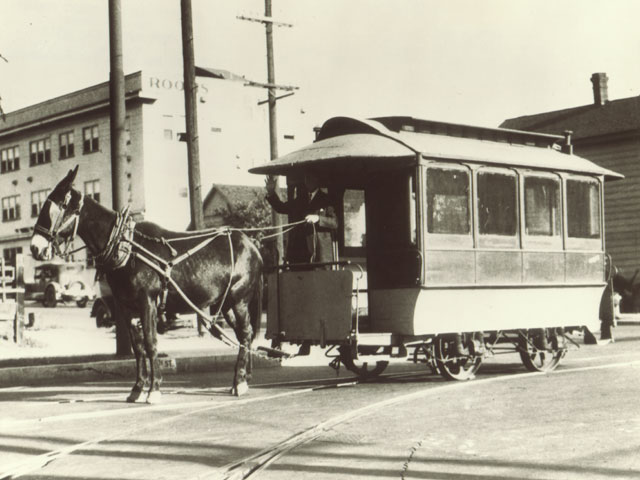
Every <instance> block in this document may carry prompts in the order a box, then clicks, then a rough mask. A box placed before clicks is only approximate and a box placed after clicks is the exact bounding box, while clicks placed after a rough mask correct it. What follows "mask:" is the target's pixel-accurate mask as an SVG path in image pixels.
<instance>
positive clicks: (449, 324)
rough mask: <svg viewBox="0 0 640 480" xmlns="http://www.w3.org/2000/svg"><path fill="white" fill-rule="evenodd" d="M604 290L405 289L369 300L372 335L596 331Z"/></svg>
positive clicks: (377, 293)
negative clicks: (555, 329) (564, 329)
mask: <svg viewBox="0 0 640 480" xmlns="http://www.w3.org/2000/svg"><path fill="white" fill-rule="evenodd" d="M603 290H604V286H589V285H587V286H573V287H569V286H567V287H564V286H562V287H560V286H559V287H547V288H544V287H532V288H517V289H514V288H508V287H506V288H498V287H492V288H487V289H480V288H459V289H453V288H450V289H422V288H405V289H389V290H376V291H375V292H371V293H370V295H369V314H370V316H371V330H372V331H373V332H393V333H394V334H398V335H408V336H411V335H435V334H441V333H455V332H475V331H481V330H482V331H495V330H515V329H529V328H550V327H580V326H587V327H588V328H589V329H590V330H592V331H597V330H598V329H599V318H598V307H599V304H600V297H601V296H602V292H603Z"/></svg>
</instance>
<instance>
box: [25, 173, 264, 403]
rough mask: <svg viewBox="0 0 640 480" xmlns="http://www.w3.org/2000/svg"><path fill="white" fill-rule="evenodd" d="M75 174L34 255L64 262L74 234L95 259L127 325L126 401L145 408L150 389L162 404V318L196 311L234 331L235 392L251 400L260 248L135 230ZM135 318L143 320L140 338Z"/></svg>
mask: <svg viewBox="0 0 640 480" xmlns="http://www.w3.org/2000/svg"><path fill="white" fill-rule="evenodd" d="M77 172H78V166H76V167H75V169H72V170H69V173H68V174H67V175H66V176H65V177H64V178H63V179H62V180H61V181H60V182H59V183H58V184H57V185H56V187H55V188H54V189H53V190H52V191H51V193H50V194H49V196H48V197H47V199H46V200H45V202H44V203H43V205H42V208H41V211H40V213H39V215H38V219H37V221H36V224H35V226H34V232H33V235H32V237H31V252H32V255H33V257H34V258H35V259H36V260H50V259H51V258H53V256H54V255H55V254H58V255H61V256H64V254H65V252H63V251H62V250H61V248H63V247H65V246H66V249H67V250H68V248H69V246H70V244H71V241H72V240H73V238H74V237H75V235H76V234H77V235H78V236H79V237H80V238H81V239H82V240H83V242H84V244H85V246H86V248H87V250H88V252H89V253H90V254H91V255H92V256H93V257H94V259H95V261H96V265H97V269H98V272H99V273H103V274H104V275H105V276H106V280H107V282H108V283H109V286H110V287H111V291H112V293H113V297H114V300H115V302H116V303H117V310H118V311H120V314H121V316H122V318H123V321H124V322H126V324H127V326H128V329H129V335H130V338H131V344H132V348H133V352H134V355H135V359H136V382H135V384H134V385H133V387H132V389H131V392H130V394H129V396H128V397H127V402H136V401H142V398H140V397H141V394H142V392H143V391H145V389H146V398H144V400H145V401H146V402H147V403H156V402H158V401H159V400H160V398H161V393H160V384H161V382H162V372H161V369H160V365H159V363H158V352H157V336H156V335H157V332H156V328H157V323H158V316H159V311H160V315H163V314H164V313H163V312H171V313H189V312H193V311H194V307H196V311H198V309H200V310H199V311H200V312H202V310H201V309H203V308H207V307H208V308H211V309H212V310H216V309H217V311H218V312H219V313H222V315H223V316H224V318H225V319H226V321H227V322H228V323H229V325H230V326H231V328H232V329H233V330H234V332H235V335H236V338H237V340H238V346H239V351H238V357H237V361H236V365H235V372H234V378H233V385H232V388H231V393H232V394H234V395H236V396H240V395H242V394H244V393H246V392H247V391H248V388H249V387H248V383H247V382H248V380H249V379H250V377H251V357H250V355H251V343H252V341H253V340H254V339H255V336H256V335H257V333H258V331H259V327H260V317H261V308H262V305H261V304H262V302H261V294H262V283H263V279H262V269H263V262H262V257H261V256H260V253H259V251H258V249H257V248H256V246H255V245H254V244H253V243H252V241H251V240H250V239H249V237H247V236H246V235H245V234H244V233H243V232H241V231H238V230H233V229H228V228H227V229H223V230H218V231H216V230H205V231H198V232H174V231H170V230H165V229H164V228H162V227H160V226H159V225H157V224H155V223H152V222H148V221H142V222H138V223H136V222H134V221H133V220H132V217H131V216H129V215H128V213H126V212H116V211H114V210H112V209H109V208H107V207H105V206H103V205H101V204H100V203H98V202H97V201H95V200H94V199H92V198H91V197H89V196H85V195H83V194H81V193H80V192H79V191H78V190H76V189H74V188H73V182H74V180H75V178H76V175H77ZM174 246H176V247H178V248H174ZM178 250H180V251H178ZM181 252H182V253H181ZM181 294H182V295H181ZM134 318H140V324H141V330H142V332H140V329H139V328H138V325H137V322H134V321H132V320H133V319H134ZM214 326H215V324H214ZM212 333H213V334H214V335H215V336H218V337H219V338H220V337H221V334H223V332H222V331H221V330H219V331H218V332H216V331H212ZM227 338H230V337H227ZM147 363H148V367H147Z"/></svg>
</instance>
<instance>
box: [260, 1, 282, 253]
mask: <svg viewBox="0 0 640 480" xmlns="http://www.w3.org/2000/svg"><path fill="white" fill-rule="evenodd" d="M264 6H265V12H264V15H265V17H267V18H270V17H271V11H272V9H271V0H265V1H264ZM265 27H266V32H267V83H268V84H269V85H275V83H276V72H275V62H274V59H273V24H272V23H271V22H265ZM267 91H268V92H269V100H268V101H269V145H270V152H271V160H275V159H276V158H278V125H277V117H276V103H277V101H276V89H275V88H273V87H269V89H268V90H267ZM271 223H272V225H273V226H274V227H277V226H279V225H282V222H281V221H280V215H278V213H277V212H276V211H275V210H272V211H271ZM278 231H280V229H279V230H278ZM283 250H284V244H283V241H282V235H278V236H277V240H276V258H275V261H276V265H279V264H281V263H282V258H283Z"/></svg>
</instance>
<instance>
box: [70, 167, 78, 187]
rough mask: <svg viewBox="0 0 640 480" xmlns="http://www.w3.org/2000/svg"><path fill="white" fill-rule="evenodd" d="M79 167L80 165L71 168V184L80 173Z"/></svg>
mask: <svg viewBox="0 0 640 480" xmlns="http://www.w3.org/2000/svg"><path fill="white" fill-rule="evenodd" d="M78 167H79V165H76V168H74V169H73V170H69V173H68V174H67V180H68V182H69V185H71V184H72V183H73V181H74V180H75V179H76V175H77V174H78Z"/></svg>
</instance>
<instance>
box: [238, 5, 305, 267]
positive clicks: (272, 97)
mask: <svg viewBox="0 0 640 480" xmlns="http://www.w3.org/2000/svg"><path fill="white" fill-rule="evenodd" d="M264 9H265V12H264V15H265V16H264V17H261V18H255V17H254V18H251V17H245V16H238V18H239V19H240V20H248V21H251V22H259V23H263V24H264V25H265V27H266V33H267V84H266V85H265V84H259V83H256V82H250V83H249V84H248V85H251V86H259V87H263V88H266V89H267V91H268V95H269V96H268V100H267V101H266V102H259V103H258V105H262V104H264V103H268V104H269V145H270V154H271V160H275V159H276V158H278V126H277V117H276V101H277V100H279V99H281V98H285V97H288V96H291V95H293V93H288V94H286V95H283V96H281V97H277V96H276V90H278V89H280V90H289V91H291V90H297V89H298V87H291V86H283V85H276V73H275V62H274V60H273V26H274V25H276V26H279V27H292V25H291V24H288V23H282V22H275V21H273V19H272V16H271V0H265V1H264ZM271 223H272V225H273V226H275V227H277V226H279V225H281V222H280V216H279V215H278V213H276V211H275V210H272V211H271ZM278 231H280V232H281V231H282V229H278ZM283 250H284V248H283V243H282V235H278V237H277V252H276V255H277V258H276V265H278V264H281V263H282V257H283Z"/></svg>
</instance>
